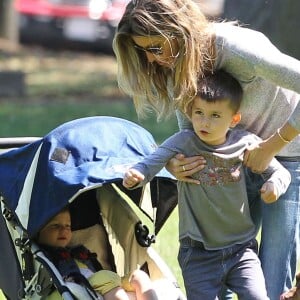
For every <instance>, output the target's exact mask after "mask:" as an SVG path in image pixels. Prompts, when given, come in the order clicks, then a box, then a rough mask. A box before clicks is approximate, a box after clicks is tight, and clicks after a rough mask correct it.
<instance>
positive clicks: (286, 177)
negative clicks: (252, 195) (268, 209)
mask: <svg viewBox="0 0 300 300" xmlns="http://www.w3.org/2000/svg"><path fill="white" fill-rule="evenodd" d="M262 177H263V179H264V180H265V184H264V185H263V186H262V189H261V192H262V198H263V200H264V201H265V199H264V193H266V192H269V193H271V192H272V188H273V189H275V191H273V192H274V193H275V194H276V195H277V197H276V199H275V201H276V200H277V199H278V198H279V197H280V196H281V195H282V194H284V193H285V192H286V190H287V189H288V187H289V185H290V183H291V174H290V172H289V171H288V170H287V169H286V168H284V167H283V166H282V165H281V164H280V163H279V161H278V160H277V159H275V158H274V159H273V160H272V161H271V163H270V165H269V167H268V168H267V169H266V170H265V171H264V172H263V173H262ZM265 196H266V194H265ZM266 197H267V196H266ZM265 202H267V203H269V202H274V201H265Z"/></svg>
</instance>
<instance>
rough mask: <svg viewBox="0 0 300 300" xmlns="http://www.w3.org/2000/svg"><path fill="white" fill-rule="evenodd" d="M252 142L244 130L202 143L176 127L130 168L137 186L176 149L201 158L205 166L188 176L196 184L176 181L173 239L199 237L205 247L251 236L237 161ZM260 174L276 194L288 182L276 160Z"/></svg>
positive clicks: (242, 171)
mask: <svg viewBox="0 0 300 300" xmlns="http://www.w3.org/2000/svg"><path fill="white" fill-rule="evenodd" d="M258 140H259V138H258V137H257V136H255V135H254V134H251V133H249V132H246V131H244V130H232V131H229V132H228V136H227V141H226V142H225V143H224V144H223V145H219V146H216V147H213V146H210V145H207V144H205V143H204V142H202V141H201V140H200V139H199V138H198V137H197V135H196V134H195V133H194V131H192V130H188V129H187V130H182V131H180V132H179V133H176V134H174V135H173V136H171V137H170V138H168V139H167V140H166V141H165V142H164V143H163V144H161V145H160V146H159V147H158V148H157V149H156V150H155V151H154V152H153V153H152V154H151V155H149V156H148V157H146V158H145V159H144V160H143V161H141V162H139V163H138V164H136V165H134V166H133V168H134V169H137V170H139V171H140V172H141V173H142V174H144V175H145V180H144V181H143V182H142V183H141V184H140V185H143V184H145V183H146V182H148V181H150V180H151V179H152V178H153V177H154V176H155V174H156V173H157V172H159V171H160V170H161V169H162V168H163V167H164V166H165V165H166V163H167V162H168V161H169V160H170V158H172V157H173V156H174V155H176V154H177V153H183V154H185V155H186V156H194V155H202V156H203V157H205V159H206V161H207V166H206V167H205V169H204V170H202V171H200V172H198V173H196V174H194V175H193V176H194V177H195V178H197V179H199V180H200V182H201V184H200V185H197V184H191V183H186V182H181V181H179V182H178V195H179V196H178V197H179V201H178V208H179V239H182V238H184V237H187V236H189V237H190V238H192V239H194V240H198V241H202V242H203V244H204V246H205V248H206V249H221V248H226V247H229V246H232V245H233V244H239V243H243V242H246V241H248V240H250V239H252V238H254V237H255V227H254V224H253V222H252V219H251V217H250V212H249V205H248V198H247V192H246V183H245V177H244V169H243V165H242V159H243V152H244V151H245V149H246V148H247V147H248V146H249V145H251V144H253V143H255V142H257V141H258ZM263 177H264V179H265V180H269V181H272V182H274V184H275V185H276V188H277V190H278V192H279V194H282V193H284V192H285V191H286V189H287V187H288V185H289V183H290V173H289V172H288V171H287V170H286V169H285V168H283V166H282V165H281V164H280V163H279V162H278V161H277V160H276V159H273V160H272V162H271V164H270V166H269V168H268V169H267V170H266V171H265V172H264V173H263ZM140 185H139V186H140Z"/></svg>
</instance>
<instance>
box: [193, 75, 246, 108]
mask: <svg viewBox="0 0 300 300" xmlns="http://www.w3.org/2000/svg"><path fill="white" fill-rule="evenodd" d="M197 96H198V97H200V98H201V99H203V100H205V101H207V102H217V101H219V100H221V101H222V100H229V101H230V107H231V108H232V110H233V112H234V113H236V112H237V111H238V110H239V108H240V105H241V102H242V97H243V90H242V87H241V85H240V83H239V82H238V81H237V80H236V79H235V78H234V77H233V76H232V75H230V74H229V73H227V72H226V71H224V70H217V71H215V72H214V73H209V74H206V75H205V77H204V78H201V79H199V80H198V88H197Z"/></svg>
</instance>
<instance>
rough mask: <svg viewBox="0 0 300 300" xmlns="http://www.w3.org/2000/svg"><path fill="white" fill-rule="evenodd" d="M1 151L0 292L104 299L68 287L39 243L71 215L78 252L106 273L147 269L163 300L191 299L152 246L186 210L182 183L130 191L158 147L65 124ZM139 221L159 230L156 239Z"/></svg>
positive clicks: (113, 126) (126, 124) (113, 121)
mask: <svg viewBox="0 0 300 300" xmlns="http://www.w3.org/2000/svg"><path fill="white" fill-rule="evenodd" d="M0 143H1V144H0V148H1V149H2V153H1V154H0V193H1V199H0V200H1V211H2V215H0V232H1V239H2V242H1V244H0V253H1V255H0V270H1V271H0V289H2V291H3V292H4V294H5V296H6V297H7V299H11V300H17V299H47V297H48V296H49V295H50V294H51V292H53V290H57V291H58V292H59V293H60V295H61V297H62V299H80V300H81V299H82V300H86V299H102V297H101V296H98V298H95V296H94V293H92V292H91V291H89V287H86V286H83V285H77V284H75V283H72V284H71V283H67V282H65V281H64V280H63V278H62V276H61V275H60V274H59V272H58V270H57V269H56V268H55V266H54V265H53V264H52V262H51V261H50V260H49V259H48V258H47V256H46V255H45V254H44V253H43V251H42V250H41V249H40V248H39V246H38V245H37V244H36V243H35V242H34V240H33V237H34V236H35V235H36V234H37V233H38V231H39V230H40V229H41V228H42V227H43V226H44V225H45V224H46V223H47V221H48V220H49V219H51V218H52V217H53V216H54V215H56V214H57V213H58V212H59V211H60V210H61V209H62V208H63V207H65V206H66V205H69V207H70V210H71V216H72V230H73V240H72V243H74V244H78V243H80V244H83V245H85V246H86V247H87V248H89V249H91V250H92V251H93V252H96V253H97V258H98V259H99V261H100V263H101V265H102V266H103V267H104V268H109V269H111V270H113V271H115V272H117V273H118V274H119V275H120V276H123V275H124V274H128V273H129V272H130V271H132V270H134V269H136V268H137V266H140V267H141V268H142V269H143V270H145V271H146V272H147V273H148V274H149V276H150V278H151V279H152V280H153V282H158V283H161V284H158V285H157V287H158V288H157V289H158V290H157V291H158V292H157V294H158V296H159V299H164V300H166V299H168V300H183V299H186V298H185V296H184V294H183V293H182V291H181V289H180V288H179V287H178V284H177V282H176V279H175V277H174V275H173V274H172V272H171V271H170V269H169V267H168V266H167V264H166V263H165V262H164V260H163V259H162V258H161V257H160V256H159V254H158V253H157V252H156V251H155V250H154V249H153V247H152V246H151V244H152V243H153V242H154V240H155V236H156V234H157V233H158V232H159V230H160V229H161V228H162V226H163V225H164V223H165V221H166V220H167V218H168V217H169V215H170V214H171V212H172V211H173V209H174V208H175V207H176V205H177V189H176V182H175V180H174V179H173V178H172V176H171V175H170V174H169V173H168V172H167V171H166V170H162V171H161V172H160V173H159V174H158V175H157V176H156V177H155V178H154V179H153V180H152V181H151V182H150V183H149V184H148V185H147V186H145V187H144V188H141V189H136V190H132V191H129V190H126V189H124V188H123V186H122V178H123V174H124V171H125V170H126V169H127V168H128V166H130V165H132V164H133V163H135V162H137V161H139V160H141V159H142V158H143V157H144V156H145V155H147V154H149V153H151V152H152V151H153V150H154V149H155V147H156V145H155V142H154V140H153V137H152V136H151V135H150V133H149V132H148V131H146V130H145V129H144V128H142V127H140V126H138V125H137V124H134V123H132V122H130V121H127V120H124V119H119V118H114V117H105V116H100V117H90V118H82V119H78V120H74V121H71V122H68V123H65V124H63V125H61V126H59V127H57V128H56V129H54V130H53V131H51V132H50V133H49V134H48V135H46V136H45V137H44V138H34V139H31V140H26V139H25V140H24V139H22V138H15V139H13V138H11V139H2V141H1V139H0ZM5 148H9V149H5ZM140 213H141V214H142V215H143V216H145V217H146V219H147V220H149V221H150V223H151V224H153V228H154V232H153V234H150V233H149V229H148V227H149V226H146V225H145V224H144V223H143V222H142V221H141V217H140ZM160 287H161V288H160Z"/></svg>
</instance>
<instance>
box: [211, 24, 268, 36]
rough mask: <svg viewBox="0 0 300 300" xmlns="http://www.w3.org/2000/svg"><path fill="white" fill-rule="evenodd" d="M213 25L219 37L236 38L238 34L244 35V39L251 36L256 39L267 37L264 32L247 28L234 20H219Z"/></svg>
mask: <svg viewBox="0 0 300 300" xmlns="http://www.w3.org/2000/svg"><path fill="white" fill-rule="evenodd" d="M213 26H214V31H215V34H216V37H217V38H218V37H219V38H226V39H235V38H236V37H237V36H242V37H243V38H242V40H245V39H246V38H249V37H250V38H255V39H265V38H266V36H265V35H264V34H263V33H262V32H260V31H256V30H254V29H250V28H247V27H245V26H242V25H239V24H236V23H234V22H219V23H214V25H213Z"/></svg>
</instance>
